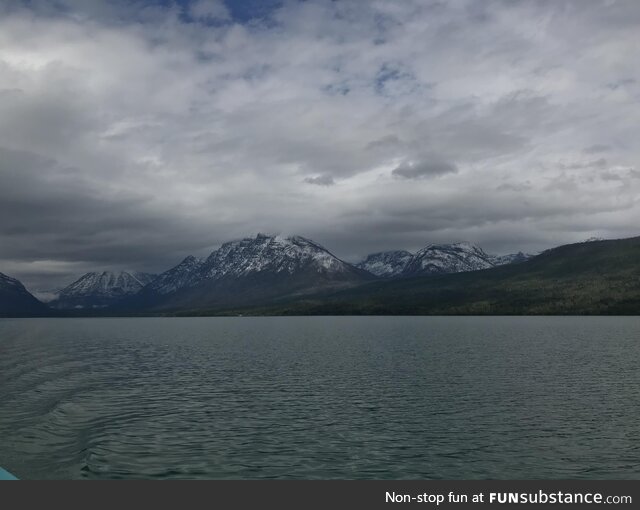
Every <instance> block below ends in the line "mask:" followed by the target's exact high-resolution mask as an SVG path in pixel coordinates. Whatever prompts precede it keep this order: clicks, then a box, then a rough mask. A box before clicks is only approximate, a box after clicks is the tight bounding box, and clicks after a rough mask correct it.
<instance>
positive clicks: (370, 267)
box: [356, 250, 413, 278]
mask: <svg viewBox="0 0 640 510" xmlns="http://www.w3.org/2000/svg"><path fill="white" fill-rule="evenodd" d="M412 259H413V254H412V253H410V252H408V251H406V250H395V251H383V252H379V253H372V254H371V255H368V256H367V257H366V258H365V259H364V260H363V261H361V262H358V263H357V264H356V267H359V268H360V269H364V270H365V271H369V272H370V273H371V274H374V275H376V276H379V277H380V278H393V277H396V276H399V275H401V274H402V272H403V271H404V269H405V267H407V264H408V263H409V262H411V260H412Z"/></svg>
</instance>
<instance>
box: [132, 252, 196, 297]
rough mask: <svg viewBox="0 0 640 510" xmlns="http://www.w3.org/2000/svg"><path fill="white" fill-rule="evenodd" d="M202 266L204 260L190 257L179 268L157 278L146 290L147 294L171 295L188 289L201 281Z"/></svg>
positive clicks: (174, 268)
mask: <svg viewBox="0 0 640 510" xmlns="http://www.w3.org/2000/svg"><path fill="white" fill-rule="evenodd" d="M202 264H203V260H202V259H198V258H196V257H194V256H192V255H189V256H188V257H187V258H185V259H184V260H183V261H182V262H180V264H178V265H177V266H175V267H173V268H171V269H169V270H168V271H165V272H164V273H162V274H161V275H159V276H157V277H156V278H155V279H154V280H153V281H152V282H151V283H150V284H149V285H148V286H147V287H146V288H145V292H155V293H157V294H170V293H171V292H175V291H176V290H178V289H181V288H183V287H188V286H189V285H192V284H194V283H196V282H197V281H198V280H199V278H200V268H201V267H202Z"/></svg>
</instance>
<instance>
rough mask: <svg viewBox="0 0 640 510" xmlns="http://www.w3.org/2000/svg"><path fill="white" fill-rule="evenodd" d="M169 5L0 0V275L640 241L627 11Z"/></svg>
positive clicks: (634, 77)
mask: <svg viewBox="0 0 640 510" xmlns="http://www.w3.org/2000/svg"><path fill="white" fill-rule="evenodd" d="M185 5H186V4H184V3H182V2H180V3H172V2H158V3H150V2H127V1H124V0H113V1H108V2H107V1H96V2H84V1H80V0H59V1H57V2H48V1H45V0H32V1H30V2H22V1H19V0H9V1H5V2H1V3H0V271H2V272H5V273H8V274H12V275H14V276H16V277H19V278H22V279H24V281H25V283H26V284H27V285H28V286H29V288H32V289H36V288H40V289H48V288H51V287H54V286H57V285H58V284H64V283H67V282H68V281H70V280H72V279H74V278H76V277H77V276H79V275H80V274H81V273H82V272H85V271H87V270H91V269H102V268H104V269H109V268H114V269H136V270H146V271H160V270H163V269H165V268H167V267H169V266H171V265H172V264H175V263H176V262H178V261H179V260H180V259H181V258H182V257H183V256H185V255H187V254H189V253H193V254H195V255H205V254H206V253H207V252H208V251H210V250H211V249H213V248H214V247H215V246H217V245H218V244H220V243H221V242H223V241H225V240H227V239H229V238H237V237H239V236H243V235H247V234H250V233H254V232H258V231H269V232H273V231H279V232H281V233H300V234H304V235H307V236H310V237H312V238H315V239H317V240H318V241H319V242H321V243H323V244H325V245H326V246H328V247H330V248H331V249H332V251H334V252H335V253H337V254H338V255H340V256H343V257H345V258H357V257H359V256H361V255H365V254H366V253H367V252H370V251H377V250H381V249H388V248H408V249H415V248H419V247H420V246H421V245H424V244H426V243H428V242H432V241H438V242H444V241H448V240H461V239H468V240H470V241H474V242H478V243H480V244H482V245H484V246H485V247H486V248H487V249H491V250H494V251H498V252H506V251H511V250H518V249H525V250H528V251H535V250H537V249H542V248H547V247H549V246H553V245H555V244H560V243H562V242H570V241H576V240H580V239H583V238H585V237H590V236H592V235H595V236H600V237H607V236H612V237H614V236H615V237H620V236H623V235H632V234H634V233H637V231H636V229H637V227H636V223H637V221H636V218H637V217H638V216H639V214H640V205H638V203H637V198H636V197H637V196H638V194H639V193H640V179H638V178H637V171H636V170H635V168H637V164H638V163H637V162H638V161H640V148H639V147H638V145H637V141H636V139H635V132H636V131H637V129H636V128H637V125H638V122H640V110H638V107H637V105H638V97H639V96H638V94H639V90H638V85H637V84H638V83H639V80H640V71H639V70H638V66H637V62H636V59H635V58H634V55H635V53H636V52H635V51H634V50H635V48H636V46H637V26H638V23H639V22H640V3H637V2H621V1H618V2H613V3H612V2H607V1H598V0H593V1H589V2H574V1H570V2H568V4H567V3H566V2H555V1H551V0H542V1H539V2H534V1H525V0H522V1H503V0H487V1H486V2H481V3H478V2H468V1H467V0H453V1H451V2H439V1H424V0H406V1H403V2H367V3H366V5H363V3H362V2H357V1H352V0H345V1H341V2H330V1H328V0H308V1H305V2H294V1H285V2H282V3H281V4H278V5H279V6H277V5H275V3H274V5H272V6H271V7H269V9H268V10H267V11H260V15H259V16H250V15H246V16H245V17H244V18H243V17H242V16H239V15H238V13H237V12H236V10H237V9H235V10H234V9H233V8H229V5H228V4H225V3H223V2H221V1H220V0H200V1H198V2H192V3H190V4H189V5H190V8H186V7H185ZM249 14H250V13H249ZM249 18H252V19H250V20H249ZM425 49H428V51H426V50H425ZM576 54H580V58H579V59H576V58H575V55H576ZM605 155H606V158H605V157H601V156H605ZM453 162H455V164H454V163H453ZM634 172H635V173H634ZM434 177H440V178H434ZM335 183H339V185H332V184H335ZM314 184H315V186H314Z"/></svg>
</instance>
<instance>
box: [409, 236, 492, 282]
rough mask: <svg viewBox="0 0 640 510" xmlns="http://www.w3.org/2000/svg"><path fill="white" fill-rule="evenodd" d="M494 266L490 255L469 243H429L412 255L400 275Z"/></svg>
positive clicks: (444, 272)
mask: <svg viewBox="0 0 640 510" xmlns="http://www.w3.org/2000/svg"><path fill="white" fill-rule="evenodd" d="M494 266H495V263H494V262H493V259H492V256H491V255H488V254H487V253H485V252H484V251H483V250H482V249H481V248H479V247H477V246H474V245H473V244H471V243H467V242H462V243H453V244H430V245H429V246H426V247H425V248H422V249H421V250H420V251H418V252H417V253H416V254H415V255H414V256H413V258H412V259H411V261H410V262H409V263H408V264H407V266H406V267H405V269H404V271H403V272H402V276H405V277H406V276H417V275H430V274H446V273H462V272H465V271H478V270H480V269H489V268H490V267H494Z"/></svg>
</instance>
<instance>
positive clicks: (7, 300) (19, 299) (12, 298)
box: [0, 273, 47, 317]
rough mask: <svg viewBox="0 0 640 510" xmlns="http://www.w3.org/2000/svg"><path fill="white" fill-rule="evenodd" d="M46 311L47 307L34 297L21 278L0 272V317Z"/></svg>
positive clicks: (37, 313) (41, 313)
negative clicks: (17, 278)
mask: <svg viewBox="0 0 640 510" xmlns="http://www.w3.org/2000/svg"><path fill="white" fill-rule="evenodd" d="M46 313H47V307H46V306H45V305H43V304H42V303H41V302H40V301H38V300H37V299H36V298H35V297H33V295H31V294H30V293H29V291H28V290H27V289H25V287H24V285H22V283H21V282H20V281H19V280H16V279H15V278H11V277H10V276H7V275H6V274H3V273H0V317H20V316H30V315H43V314H46Z"/></svg>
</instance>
